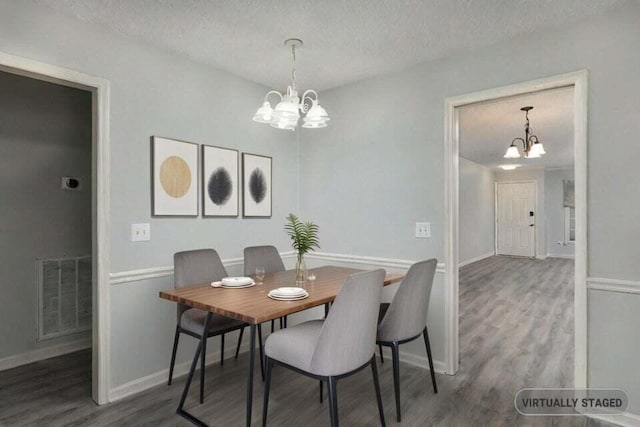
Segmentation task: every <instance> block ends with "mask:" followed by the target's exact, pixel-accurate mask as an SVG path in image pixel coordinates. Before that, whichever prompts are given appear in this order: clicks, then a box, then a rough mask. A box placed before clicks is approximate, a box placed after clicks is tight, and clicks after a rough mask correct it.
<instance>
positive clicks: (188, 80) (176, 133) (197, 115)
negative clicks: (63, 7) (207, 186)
mask: <svg viewBox="0 0 640 427" xmlns="http://www.w3.org/2000/svg"><path fill="white" fill-rule="evenodd" d="M27 28H28V29H32V30H29V31H25V29H27ZM45 35H46V36H45ZM0 51H2V52H6V53H10V54H16V55H20V56H24V57H28V58H33V59H36V60H38V61H42V62H45V63H49V64H54V65H59V66H62V67H66V68H70V69H73V70H76V71H80V72H84V73H87V74H91V75H94V76H99V77H103V78H105V79H107V80H109V81H110V83H111V110H110V113H111V153H110V154H111V215H110V217H111V271H112V272H113V273H115V272H121V271H129V270H134V269H145V268H152V267H162V266H168V265H171V264H172V255H173V253H174V252H176V251H180V250H183V249H189V248H198V247H214V248H217V249H218V251H219V252H220V254H221V256H222V257H223V258H232V257H239V256H242V248H243V247H244V246H247V245H252V244H262V243H267V242H269V243H272V244H275V245H276V246H278V247H279V248H280V249H281V250H287V249H288V247H289V244H288V241H287V238H286V235H285V234H284V232H283V230H282V226H283V224H284V218H285V216H286V215H287V214H288V213H289V212H296V211H297V210H298V146H297V144H298V143H297V138H296V135H295V134H294V133H290V132H280V131H278V130H276V129H273V128H270V127H268V126H264V125H259V124H257V123H254V122H252V121H251V117H252V116H253V114H254V113H255V110H256V108H257V107H258V106H259V105H260V103H261V102H262V99H263V97H264V95H265V93H266V91H267V90H268V89H267V88H265V87H262V86H260V85H257V84H254V83H251V82H248V81H246V80H243V79H241V78H239V77H236V76H234V75H232V74H229V73H226V72H223V71H219V70H215V69H212V68H211V67H208V66H204V65H200V64H197V63H193V62H190V61H188V60H186V59H185V58H184V57H179V56H175V55H173V54H170V53H168V52H165V51H163V50H161V49H158V48H155V47H152V46H151V45H148V44H144V43H142V42H138V41H135V40H133V39H131V38H126V37H124V36H120V35H118V34H115V33H112V32H109V31H107V30H105V29H103V28H101V27H100V26H98V25H90V24H87V23H84V22H81V21H78V20H76V19H73V18H68V17H66V16H63V15H61V14H59V13H58V12H56V11H52V10H50V9H48V8H46V7H42V6H37V5H34V4H32V3H28V2H0ZM212 54H215V53H212ZM286 78H287V76H286V75H285V76H283V85H284V84H285V83H286ZM151 135H162V136H167V137H173V138H178V139H182V140H186V141H191V142H196V143H201V144H211V145H218V146H224V147H231V148H235V149H238V150H240V151H246V152H252V153H257V154H265V155H269V156H272V157H273V217H272V218H271V219H242V218H237V219H213V218H206V219H205V218H190V219H185V218H151V215H150V169H149V168H150V141H149V138H150V136H151ZM138 222H150V223H151V237H152V239H151V241H150V242H138V243H133V242H130V240H129V238H130V226H131V223H138ZM171 284H172V282H171V280H169V279H166V278H162V279H157V280H148V281H141V282H132V283H125V284H120V285H114V286H112V287H111V313H110V317H111V325H110V326H111V386H112V387H116V386H118V385H121V384H123V383H126V382H128V381H132V380H135V379H138V378H141V377H144V376H146V375H149V374H152V373H156V372H158V371H161V370H163V369H166V368H167V367H168V362H169V356H170V350H171V345H172V339H173V332H174V328H175V305H174V304H172V303H169V302H166V301H161V300H160V299H159V298H158V292H157V291H158V290H159V289H166V288H168V287H171ZM228 341H229V342H233V339H232V338H231V337H228ZM194 346H195V342H194V341H193V340H192V339H189V338H185V339H184V340H183V345H182V346H181V351H180V354H179V362H181V361H186V359H187V357H188V356H191V355H192V354H193V349H194V348H195V347H194ZM133 349H135V350H133ZM215 349H218V346H217V345H211V346H210V350H211V351H214V350H215Z"/></svg>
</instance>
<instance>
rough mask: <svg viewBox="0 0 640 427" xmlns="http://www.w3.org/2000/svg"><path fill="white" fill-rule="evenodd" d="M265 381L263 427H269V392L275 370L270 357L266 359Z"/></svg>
mask: <svg viewBox="0 0 640 427" xmlns="http://www.w3.org/2000/svg"><path fill="white" fill-rule="evenodd" d="M264 363H265V365H266V367H265V370H266V371H267V372H266V373H265V376H266V378H265V380H264V404H263V405H262V427H266V425H267V411H268V408H269V390H270V389H271V370H272V369H273V361H272V360H271V359H269V358H268V357H267V358H265V362H264Z"/></svg>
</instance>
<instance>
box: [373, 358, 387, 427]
mask: <svg viewBox="0 0 640 427" xmlns="http://www.w3.org/2000/svg"><path fill="white" fill-rule="evenodd" d="M371 373H372V374H373V386H374V387H375V389H376V399H377V401H378V413H379V414H380V425H381V426H382V427H385V426H386V425H387V424H386V422H385V420H384V409H383V408H382V394H380V381H378V366H377V365H376V355H375V354H374V355H373V357H372V358H371Z"/></svg>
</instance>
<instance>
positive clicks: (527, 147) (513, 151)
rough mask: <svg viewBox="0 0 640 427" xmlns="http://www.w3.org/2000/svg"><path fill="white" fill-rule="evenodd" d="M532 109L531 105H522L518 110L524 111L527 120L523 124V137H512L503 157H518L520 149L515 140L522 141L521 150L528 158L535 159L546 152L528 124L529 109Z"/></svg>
mask: <svg viewBox="0 0 640 427" xmlns="http://www.w3.org/2000/svg"><path fill="white" fill-rule="evenodd" d="M531 110H533V107H531V106H529V107H522V108H521V109H520V111H524V116H525V119H526V120H527V122H526V123H525V125H524V139H523V138H514V139H513V141H511V145H510V146H509V148H507V152H506V153H505V155H504V158H505V159H517V158H519V157H520V151H519V150H518V147H517V146H516V141H519V142H522V151H523V152H524V157H526V158H528V159H535V158H538V157H540V156H542V155H543V154H546V152H545V151H544V147H543V146H542V143H541V142H540V141H539V140H538V137H537V136H535V135H534V134H533V133H532V130H531V126H530V125H529V111H531Z"/></svg>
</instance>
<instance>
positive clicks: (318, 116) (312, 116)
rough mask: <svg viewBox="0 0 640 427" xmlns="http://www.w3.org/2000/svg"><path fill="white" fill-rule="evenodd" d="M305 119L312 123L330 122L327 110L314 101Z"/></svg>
mask: <svg viewBox="0 0 640 427" xmlns="http://www.w3.org/2000/svg"><path fill="white" fill-rule="evenodd" d="M305 118H306V119H307V120H310V121H322V120H323V121H326V120H329V115H328V114H327V112H326V111H325V109H324V108H322V107H321V106H320V104H318V101H314V102H313V105H312V106H311V108H310V109H309V112H307V116H306V117H305Z"/></svg>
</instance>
